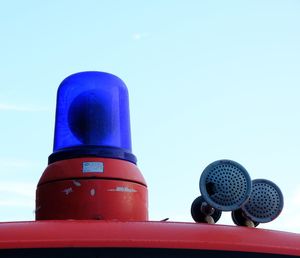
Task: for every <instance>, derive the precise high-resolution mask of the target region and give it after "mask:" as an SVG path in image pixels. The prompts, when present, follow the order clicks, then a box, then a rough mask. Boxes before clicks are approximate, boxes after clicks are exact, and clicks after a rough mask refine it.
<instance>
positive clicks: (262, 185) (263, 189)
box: [243, 179, 283, 223]
mask: <svg viewBox="0 0 300 258" xmlns="http://www.w3.org/2000/svg"><path fill="white" fill-rule="evenodd" d="M282 208H283V195H282V193H281V191H280V189H279V187H278V186H277V185H276V184H274V183H273V182H271V181H269V180H266V179H256V180H253V181H252V192H251V196H250V198H249V200H248V202H247V203H246V204H245V206H244V207H243V210H244V212H245V213H246V215H247V216H248V217H249V218H250V219H252V220H254V221H257V222H259V223H266V222H270V221H272V220H274V219H275V218H276V217H278V215H279V214H280V212H281V211H282Z"/></svg>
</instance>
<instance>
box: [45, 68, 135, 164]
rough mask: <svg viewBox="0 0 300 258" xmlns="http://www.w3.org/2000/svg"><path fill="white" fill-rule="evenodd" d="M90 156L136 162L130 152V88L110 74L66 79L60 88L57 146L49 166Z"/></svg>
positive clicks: (95, 74)
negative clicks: (61, 161) (60, 161)
mask: <svg viewBox="0 0 300 258" xmlns="http://www.w3.org/2000/svg"><path fill="white" fill-rule="evenodd" d="M87 156H93V157H107V158H117V159H123V160H127V161H130V162H133V163H136V157H135V156H134V155H133V154H132V153H131V133H130V116H129V101H128V91H127V87H126V85H125V83H124V82H123V81H122V80H121V79H120V78H118V77H116V76H114V75H112V74H109V73H104V72H81V73H76V74H73V75H71V76H69V77H67V78H66V79H65V80H64V81H63V82H62V83H61V84H60V86H59V89H58V93H57V105H56V123H55V135H54V147H53V153H52V154H51V155H50V156H49V164H50V163H53V162H55V161H58V160H63V159H70V158H77V157H87Z"/></svg>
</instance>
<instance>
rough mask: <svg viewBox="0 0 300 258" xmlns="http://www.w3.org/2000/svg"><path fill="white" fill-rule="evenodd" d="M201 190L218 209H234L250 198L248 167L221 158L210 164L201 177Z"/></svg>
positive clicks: (208, 201) (206, 198)
mask: <svg viewBox="0 0 300 258" xmlns="http://www.w3.org/2000/svg"><path fill="white" fill-rule="evenodd" d="M200 191H201V193H202V196H203V197H204V198H205V200H206V201H207V203H209V204H210V205H211V206H213V207H214V208H216V209H219V210H223V211H232V210H236V209H238V208H240V207H241V206H242V205H243V204H244V203H245V202H246V201H247V200H248V198H249V196H250V192H251V179H250V176H249V174H248V172H247V171H246V169H245V168H244V167H243V166H241V165H240V164H238V163H237V162H235V161H231V160H219V161H215V162H213V163H211V164H210V165H208V166H207V167H206V168H205V170H204V171H203V173H202V175H201V178H200Z"/></svg>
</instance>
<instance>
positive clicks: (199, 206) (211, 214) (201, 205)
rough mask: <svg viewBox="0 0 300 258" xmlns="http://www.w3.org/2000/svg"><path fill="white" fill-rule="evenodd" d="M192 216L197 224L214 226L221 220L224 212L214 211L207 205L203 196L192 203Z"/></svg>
mask: <svg viewBox="0 0 300 258" xmlns="http://www.w3.org/2000/svg"><path fill="white" fill-rule="evenodd" d="M191 214H192V218H193V220H194V221H196V222H204V223H208V224H214V223H216V222H217V221H218V220H219V219H220V217H221V214H222V211H220V210H216V209H214V208H213V207H211V206H210V205H208V204H207V202H206V201H205V200H204V198H203V196H199V197H197V198H196V199H195V200H194V201H193V203H192V207H191Z"/></svg>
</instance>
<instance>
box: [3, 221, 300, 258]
mask: <svg viewBox="0 0 300 258" xmlns="http://www.w3.org/2000/svg"><path fill="white" fill-rule="evenodd" d="M63 247H131V248H174V249H176V248H179V249H198V250H226V251H244V252H258V253H273V254H286V255H295V256H300V235H299V234H293V233H287V232H280V231H272V230H264V229H257V228H246V227H237V226H223V225H208V224H196V223H175V222H114V221H95V220H91V221H83V220H82V221H35V222H12V223H0V249H15V248H63Z"/></svg>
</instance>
